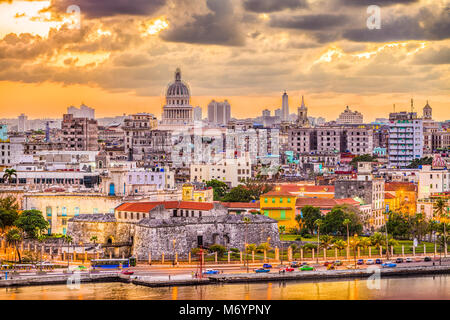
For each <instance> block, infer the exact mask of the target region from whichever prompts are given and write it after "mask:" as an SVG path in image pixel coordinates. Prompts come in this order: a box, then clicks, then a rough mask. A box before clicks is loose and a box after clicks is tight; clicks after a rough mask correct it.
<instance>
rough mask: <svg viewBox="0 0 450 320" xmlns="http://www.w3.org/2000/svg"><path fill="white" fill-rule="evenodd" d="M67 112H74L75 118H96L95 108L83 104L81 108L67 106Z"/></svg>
mask: <svg viewBox="0 0 450 320" xmlns="http://www.w3.org/2000/svg"><path fill="white" fill-rule="evenodd" d="M67 114H72V115H73V117H74V118H87V119H91V120H94V119H95V109H93V108H89V107H88V106H86V105H84V104H82V105H81V106H80V107H79V108H77V107H74V106H70V107H68V108H67Z"/></svg>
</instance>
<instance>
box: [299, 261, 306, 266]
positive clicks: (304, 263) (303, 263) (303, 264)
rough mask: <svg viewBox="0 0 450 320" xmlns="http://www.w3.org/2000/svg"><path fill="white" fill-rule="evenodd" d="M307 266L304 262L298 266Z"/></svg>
mask: <svg viewBox="0 0 450 320" xmlns="http://www.w3.org/2000/svg"><path fill="white" fill-rule="evenodd" d="M307 265H308V262H306V261H305V262H302V263H301V265H300V266H307Z"/></svg>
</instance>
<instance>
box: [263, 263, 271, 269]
mask: <svg viewBox="0 0 450 320" xmlns="http://www.w3.org/2000/svg"><path fill="white" fill-rule="evenodd" d="M263 268H264V269H270V268H272V265H271V264H268V263H264V264H263Z"/></svg>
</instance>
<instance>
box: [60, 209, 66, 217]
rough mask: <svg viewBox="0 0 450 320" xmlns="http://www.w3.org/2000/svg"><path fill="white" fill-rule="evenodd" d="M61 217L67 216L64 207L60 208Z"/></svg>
mask: <svg viewBox="0 0 450 320" xmlns="http://www.w3.org/2000/svg"><path fill="white" fill-rule="evenodd" d="M61 210H62V216H63V217H65V216H67V208H66V207H62V209H61Z"/></svg>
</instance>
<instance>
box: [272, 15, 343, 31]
mask: <svg viewBox="0 0 450 320" xmlns="http://www.w3.org/2000/svg"><path fill="white" fill-rule="evenodd" d="M348 20H349V18H348V17H347V16H345V15H332V14H311V15H297V16H288V15H276V16H273V17H271V18H270V23H269V25H270V26H271V27H276V28H286V29H300V30H324V29H331V28H335V27H338V26H343V25H345V24H346V23H347V21H348Z"/></svg>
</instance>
